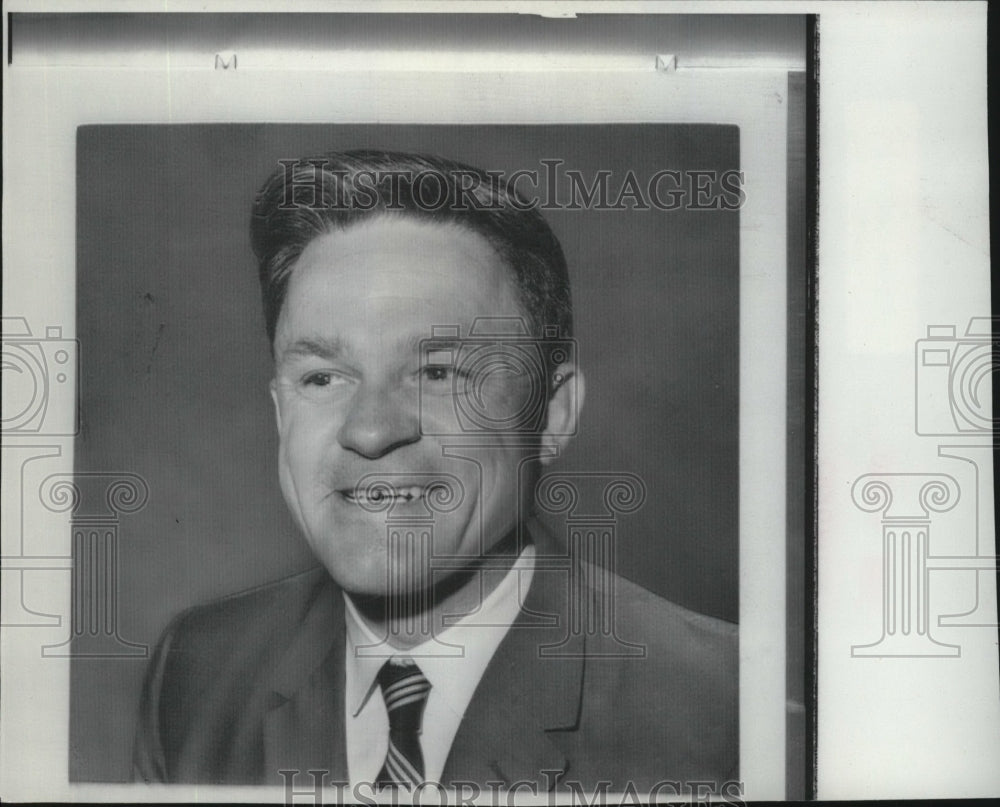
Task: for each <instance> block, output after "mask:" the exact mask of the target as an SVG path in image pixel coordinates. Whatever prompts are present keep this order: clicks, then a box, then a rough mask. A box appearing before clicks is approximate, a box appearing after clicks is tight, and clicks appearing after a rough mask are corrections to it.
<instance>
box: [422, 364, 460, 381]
mask: <svg viewBox="0 0 1000 807" xmlns="http://www.w3.org/2000/svg"><path fill="white" fill-rule="evenodd" d="M454 371H455V370H454V368H453V367H448V366H447V365H430V366H427V367H424V378H425V379H427V380H428V381H450V380H451V377H452V374H453V373H454Z"/></svg>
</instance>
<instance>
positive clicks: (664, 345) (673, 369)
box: [70, 125, 783, 781]
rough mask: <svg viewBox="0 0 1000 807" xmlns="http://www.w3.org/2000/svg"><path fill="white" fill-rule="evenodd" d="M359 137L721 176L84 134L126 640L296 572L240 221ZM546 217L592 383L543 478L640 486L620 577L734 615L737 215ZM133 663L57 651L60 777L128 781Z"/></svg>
mask: <svg viewBox="0 0 1000 807" xmlns="http://www.w3.org/2000/svg"><path fill="white" fill-rule="evenodd" d="M782 145H783V144H782ZM365 146H371V147H380V148H396V149H404V150H413V151H427V152H435V153H440V154H443V155H445V156H448V157H453V158H455V159H458V160H461V161H464V162H468V163H472V164H474V165H479V166H481V167H483V168H487V169H496V170H503V171H505V172H512V171H514V170H517V169H520V168H528V169H538V170H541V169H542V166H541V164H540V162H539V161H540V160H541V159H543V158H559V159H562V160H564V161H565V164H566V165H565V167H567V168H578V169H580V170H582V171H583V172H584V174H585V176H587V177H588V178H589V177H591V176H592V175H593V173H594V172H595V171H596V170H598V169H608V170H611V171H612V172H613V175H614V177H615V179H614V180H613V181H612V185H613V186H615V185H616V182H617V181H618V179H619V178H620V177H621V176H623V175H624V173H625V171H627V170H628V169H632V170H633V171H635V172H636V174H637V175H638V176H639V177H641V178H643V177H648V176H650V175H651V174H653V173H654V172H655V171H657V170H660V169H663V168H673V169H680V170H684V169H706V170H708V169H715V170H719V171H723V170H728V169H732V168H737V167H738V161H739V132H738V130H737V129H736V128H735V127H724V126H707V125H706V126H681V125H670V126H666V125H594V126H581V125H575V126H505V127H501V126H475V127H462V126H409V125H408V126H311V125H310V126H306V125H296V126H284V125H281V126H278V125H196V126H165V125H164V126H92V127H83V128H81V129H80V130H79V132H78V188H77V199H78V229H77V235H78V245H79V251H78V267H77V278H78V288H77V306H78V312H77V316H78V321H77V333H78V337H79V339H80V345H81V348H80V353H81V396H80V404H81V431H80V436H79V439H78V441H77V445H76V467H77V470H78V471H106V472H115V471H121V472H130V473H137V474H140V475H141V476H142V477H143V478H145V480H146V481H147V482H148V485H149V489H150V499H149V503H148V505H147V506H146V507H145V508H144V509H143V510H142V511H140V512H139V513H137V514H135V515H129V516H124V517H123V520H122V523H121V528H120V532H121V536H122V539H121V548H120V577H119V580H120V587H119V588H120V592H119V609H120V613H119V628H120V634H121V635H122V636H123V637H124V638H126V639H128V640H129V641H132V642H140V643H145V644H148V645H152V644H153V643H154V642H155V641H156V638H157V636H158V635H159V633H160V631H161V630H162V629H163V627H164V626H165V625H166V622H167V621H168V620H169V619H170V617H171V616H172V615H174V614H175V613H176V612H178V611H179V610H181V609H182V608H184V607H187V606H188V605H192V604H195V603H198V602H202V601H205V600H207V599H210V598H212V597H216V596H219V595H221V594H225V593H229V592H232V591H237V590H239V589H241V588H245V587H247V586H251V585H254V584H257V583H260V582H263V581H266V580H269V579H273V578H276V577H279V576H282V575H284V574H287V573H289V572H293V571H296V570H298V569H302V568H304V567H306V566H308V565H310V564H311V563H312V558H311V555H310V554H309V552H308V550H307V549H306V547H305V545H304V543H303V542H302V541H301V540H300V539H299V538H298V536H297V532H296V529H295V527H294V525H293V524H292V522H291V520H290V517H289V516H288V514H287V512H286V509H285V505H284V502H283V501H282V499H281V495H280V492H279V489H278V485H277V473H276V463H275V458H276V453H277V439H276V434H275V428H274V422H273V415H272V411H271V404H270V399H269V397H268V394H267V383H268V381H269V379H270V372H271V367H270V359H269V354H268V346H267V342H266V337H265V335H264V330H263V317H262V314H261V304H260V295H259V289H258V286H257V281H256V275H255V266H254V264H253V260H252V256H251V253H250V248H249V238H248V221H249V210H250V205H251V202H252V199H253V196H254V193H255V192H256V190H257V188H258V187H259V185H260V184H261V183H262V182H263V180H264V178H265V177H266V176H267V175H268V174H269V173H270V171H271V170H272V169H273V168H274V167H275V165H276V161H277V160H279V159H283V158H295V157H301V156H307V155H311V154H314V153H318V152H322V151H328V150H332V149H337V148H357V147H365ZM545 215H546V218H547V219H548V220H549V222H550V223H551V225H552V226H553V228H554V229H555V231H556V233H557V235H558V236H559V238H560V240H561V241H562V244H563V248H564V250H565V252H566V256H567V259H568V262H569V265H570V270H571V274H572V282H573V290H574V301H575V309H576V329H577V333H576V337H577V339H578V342H579V352H580V361H581V364H582V366H583V368H584V370H585V372H586V373H587V378H588V391H587V402H586V406H585V407H584V410H583V419H582V425H581V432H580V434H579V436H578V437H577V439H576V440H575V442H574V443H573V445H572V446H571V448H570V449H569V451H568V452H567V454H566V456H565V458H564V459H563V460H562V461H561V463H560V465H559V466H558V467H559V468H561V469H562V470H565V471H573V470H586V471H628V472H632V473H635V474H638V475H639V476H641V477H642V479H643V480H644V481H645V483H646V486H647V489H648V498H647V501H646V504H645V506H644V507H643V508H642V509H641V510H639V511H638V512H637V513H635V514H634V515H630V516H625V517H622V518H621V519H620V520H619V532H618V535H619V543H618V547H619V565H618V569H619V571H620V572H621V573H622V574H623V575H625V576H626V577H629V578H632V579H634V580H636V581H637V582H639V583H640V584H642V585H644V586H646V587H647V588H649V589H651V590H653V591H655V592H657V593H659V594H661V595H663V596H665V597H668V598H670V599H673V600H675V601H678V602H680V603H682V604H684V605H686V606H688V607H691V608H694V609H696V610H699V611H703V612H706V613H709V614H713V615H715V616H719V617H723V618H725V619H729V620H732V621H735V620H736V618H737V613H738V591H737V572H738V530H737V527H738V498H737V495H738V484H737V482H738V478H737V471H738V356H739V352H738V351H739V345H738V324H739V316H738V303H739V284H738V278H739V260H738V258H739V229H738V228H739V215H738V213H734V212H706V211H669V212H667V211H656V210H652V211H634V212H631V211H595V210H588V211H581V210H575V211H569V210H562V211H551V212H547V213H546V214H545ZM775 540H783V536H775ZM626 638H627V637H626ZM144 666H145V665H144V663H143V662H142V661H141V660H84V659H74V662H73V665H72V697H71V742H70V748H71V760H70V778H71V780H75V781H123V780H126V779H128V778H129V776H130V768H129V756H130V750H131V734H132V723H133V721H134V717H135V708H136V703H137V700H138V696H139V689H140V684H141V678H142V674H143V671H144Z"/></svg>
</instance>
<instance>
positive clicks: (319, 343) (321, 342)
mask: <svg viewBox="0 0 1000 807" xmlns="http://www.w3.org/2000/svg"><path fill="white" fill-rule="evenodd" d="M343 350H344V345H343V343H342V342H341V341H340V340H339V339H336V338H334V339H331V338H329V337H326V336H303V337H301V338H299V339H296V340H295V341H294V342H292V343H291V344H290V345H288V346H286V347H284V348H282V350H281V353H280V354H279V358H281V359H288V358H299V357H302V356H318V357H319V358H321V359H335V358H337V357H338V356H340V354H341V353H343Z"/></svg>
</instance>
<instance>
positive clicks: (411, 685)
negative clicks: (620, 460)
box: [376, 659, 431, 788]
mask: <svg viewBox="0 0 1000 807" xmlns="http://www.w3.org/2000/svg"><path fill="white" fill-rule="evenodd" d="M378 683H379V686H380V687H382V699H383V700H384V701H385V708H386V710H387V711H388V713H389V750H388V752H387V753H386V756H385V764H384V765H383V766H382V770H381V771H380V772H379V775H378V780H377V781H376V784H377V785H378V787H379V788H383V787H392V786H398V785H408V786H409V787H411V788H412V787H415V786H416V785H418V784H420V783H421V782H423V781H424V756H423V754H422V753H421V751H420V722H421V718H422V717H423V713H424V704H426V703H427V695H428V693H429V692H430V691H431V684H430V682H429V681H428V680H427V679H426V678H424V674H423V673H422V672H420V668H419V667H418V666H417V665H416V664H415V663H413V661H411V660H410V659H390V660H389V661H387V662H386V663H385V664H384V665H382V669H381V670H379V674H378Z"/></svg>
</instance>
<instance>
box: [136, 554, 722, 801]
mask: <svg viewBox="0 0 1000 807" xmlns="http://www.w3.org/2000/svg"><path fill="white" fill-rule="evenodd" d="M568 578H569V575H568V574H567V573H566V572H565V571H561V572H554V571H544V570H542V569H538V570H536V572H535V578H534V582H533V584H532V586H531V590H530V592H529V595H528V597H527V600H526V602H525V604H524V608H523V609H522V612H521V614H520V615H519V617H518V619H517V621H516V622H515V623H514V626H513V627H512V628H511V630H510V631H509V632H508V634H507V636H506V637H505V638H504V640H503V642H502V643H501V645H500V647H499V649H498V650H497V652H496V655H495V656H494V657H493V659H492V661H491V663H490V665H489V667H488V668H487V670H486V673H485V675H484V676H483V679H482V681H481V682H480V684H479V687H478V689H477V690H476V693H475V695H474V697H473V699H472V702H471V703H470V705H469V708H468V710H467V711H466V714H465V717H464V719H463V720H462V724H461V726H460V727H459V730H458V734H457V735H456V737H455V741H454V744H453V745H452V748H451V752H450V755H449V757H448V761H447V763H446V765H445V771H444V776H443V777H442V778H443V780H444V781H443V784H445V785H449V784H450V783H452V782H459V781H469V782H476V783H478V784H479V785H480V786H481V787H484V788H485V787H499V785H497V784H491V785H487V784H486V783H487V782H492V783H497V782H503V783H505V784H506V785H507V786H510V785H512V784H514V783H515V782H533V783H537V787H538V788H540V789H541V790H547V789H552V788H553V787H556V788H559V789H562V788H564V787H566V786H567V785H569V786H575V783H579V786H580V787H582V788H583V789H584V790H587V791H589V790H592V789H594V788H598V787H600V786H601V784H600V783H601V782H610V790H611V792H615V791H623V790H625V789H626V787H627V786H628V783H629V782H631V783H632V786H633V787H635V788H636V789H637V790H638V791H640V792H642V791H643V790H644V789H648V788H649V787H651V786H652V785H654V784H655V783H657V782H660V781H664V780H669V781H676V782H681V783H684V782H696V781H697V782H714V783H715V787H716V788H717V789H718V790H721V789H722V786H723V783H724V782H726V781H730V780H735V779H736V778H737V776H738V771H737V757H738V732H737V717H738V710H737V705H738V699H737V689H738V680H737V636H736V628H735V626H733V625H731V624H729V623H725V622H721V621H719V620H716V619H712V618H710V617H706V616H703V615H699V614H695V613H693V612H691V611H688V610H686V609H684V608H681V607H680V606H677V605H675V604H673V603H670V602H668V601H666V600H664V599H662V598H660V597H657V596H655V595H653V594H651V593H649V592H648V591H646V590H644V589H642V588H640V587H638V586H636V585H635V584H633V583H630V582H628V581H626V580H624V579H622V578H619V577H613V576H612V577H600V579H601V580H603V586H604V588H603V590H604V591H607V589H608V588H609V587H610V588H612V589H613V593H614V596H613V602H614V608H615V612H614V621H615V626H616V627H615V633H616V636H617V638H616V637H615V636H607V635H605V634H604V633H602V632H601V631H591V632H588V631H587V629H586V626H583V628H582V629H576V630H574V629H573V628H572V623H571V621H570V619H569V617H570V615H571V614H572V613H573V611H572V609H570V607H569V602H570V599H569V598H570V594H571V593H574V590H573V589H572V587H571V586H570V585H569V583H568ZM595 579H598V578H595V577H594V576H593V575H591V576H590V577H587V576H585V577H584V580H585V584H584V585H583V587H582V588H581V589H576V590H575V593H576V594H580V595H581V596H583V597H588V596H590V594H591V589H592V588H593V585H592V582H593V581H594V580H595ZM581 601H582V600H581ZM539 623H544V624H539ZM619 640H620V641H619ZM344 642H345V637H344V614H343V600H342V595H341V592H340V590H339V589H338V588H337V587H336V585H335V584H334V583H333V582H332V581H331V579H330V578H329V576H328V575H327V574H326V573H325V571H324V570H322V569H316V570H312V571H309V572H305V573H302V574H299V575H296V576H294V577H291V578H287V579H285V580H281V581H278V582H276V583H272V584H269V585H266V586H263V587H260V588H256V589H253V590H251V591H248V592H245V593H241V594H237V595H234V596H231V597H227V598H225V599H223V600H221V601H218V602H215V603H213V604H209V605H206V606H200V607H196V608H193V609H191V610H189V611H187V612H185V613H183V614H181V615H180V616H179V617H178V618H177V619H175V620H174V622H173V623H172V624H171V625H170V626H169V628H168V629H167V630H166V632H165V634H164V636H163V638H162V639H161V641H160V644H159V646H158V647H157V650H156V652H155V654H154V657H153V659H152V662H151V665H150V668H149V672H148V674H147V677H146V683H145V688H144V693H143V702H142V707H141V714H140V720H139V728H138V734H137V742H136V748H135V764H136V775H137V778H139V779H144V780H146V781H157V782H187V783H195V782H198V783H225V784H266V783H272V784H283V783H284V780H283V779H282V777H281V776H280V775H279V774H278V771H279V770H282V769H285V770H298V771H302V772H303V777H302V778H300V780H299V781H300V782H303V781H305V782H308V781H309V780H308V779H305V778H304V777H305V771H307V770H310V769H312V770H321V771H329V776H328V778H327V779H326V781H327V782H331V781H334V782H336V781H344V782H346V780H347V761H346V753H345V741H344V694H343V693H344ZM624 642H629V643H634V644H637V645H639V646H640V647H639V652H640V653H641V654H642V655H640V656H623V655H622V652H623V644H622V643H624ZM633 650H634V648H633ZM616 654H617V655H616ZM543 772H548V773H543ZM552 772H558V775H557V774H556V773H552ZM557 782H558V784H557ZM570 783H574V784H570ZM521 787H522V788H525V787H526V786H525V785H521ZM682 787H683V785H682ZM670 792H671V791H670V790H669V789H668V790H667V791H666V794H669V793H670ZM683 792H689V791H683Z"/></svg>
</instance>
